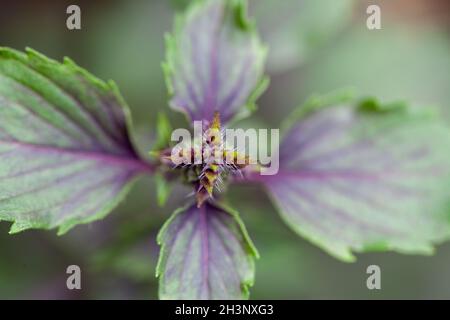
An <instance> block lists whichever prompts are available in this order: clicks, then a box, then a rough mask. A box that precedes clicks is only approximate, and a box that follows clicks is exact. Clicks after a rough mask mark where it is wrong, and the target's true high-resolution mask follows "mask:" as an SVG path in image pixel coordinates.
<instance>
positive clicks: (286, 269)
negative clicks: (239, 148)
mask: <svg viewBox="0 0 450 320" xmlns="http://www.w3.org/2000/svg"><path fill="white" fill-rule="evenodd" d="M187 2H188V1H186V0H185V1H182V0H172V1H169V0H165V1H163V0H160V1H155V0H152V1H149V0H148V1H144V0H131V1H125V0H120V1H119V0H116V1H112V0H108V1H106V0H103V1H87V0H86V1H75V0H72V1H61V0H55V1H49V0H41V1H31V0H30V1H24V0H18V1H16V0H0V45H1V46H9V47H13V48H16V49H24V48H25V47H27V46H28V47H32V48H34V49H36V50H38V51H40V52H42V53H44V54H46V55H48V56H49V57H52V58H54V59H58V60H60V59H62V57H63V56H70V57H71V58H72V59H74V60H75V61H76V62H77V63H78V64H80V65H81V66H83V67H85V68H86V69H88V70H90V71H91V72H92V73H94V74H95V75H97V76H99V77H100V78H102V79H114V80H115V81H116V82H117V83H118V85H119V87H120V88H121V91H122V93H123V95H124V97H125V99H126V100H127V101H128V104H129V105H130V108H131V111H132V114H133V118H134V122H135V128H134V129H135V130H134V132H133V134H134V137H135V139H136V140H137V141H138V142H139V147H140V148H141V150H142V151H143V152H145V151H146V150H148V149H149V146H151V144H152V142H153V141H154V139H155V136H154V132H155V131H154V130H153V128H154V127H155V122H156V113H157V111H160V110H166V111H168V107H167V94H166V88H165V84H164V79H163V75H162V72H161V68H160V64H161V61H162V59H163V57H164V39H163V35H164V33H165V32H167V31H170V29H171V26H172V19H173V15H174V13H175V12H177V11H180V10H182V8H183V6H184V5H185V4H186V3H187ZM70 4H78V5H79V6H80V7H81V11H82V29H81V30H76V31H69V30H68V29H67V28H66V18H67V14H66V8H67V6H68V5H70ZM369 4H378V5H380V7H381V12H382V29H381V30H373V31H369V30H368V29H367V28H366V18H367V15H366V8H367V6H368V5H369ZM250 11H251V13H252V15H253V16H254V17H255V18H256V20H257V25H258V28H259V30H260V31H261V34H262V38H263V39H264V40H265V41H266V42H267V43H268V44H269V45H270V54H269V61H268V66H267V70H268V73H269V74H270V76H271V80H272V81H271V86H270V87H269V89H268V90H267V92H266V93H265V94H264V95H263V96H262V98H261V99H260V100H259V110H258V111H257V112H256V113H255V114H254V115H253V117H252V118H251V119H247V120H245V121H244V122H242V123H241V124H242V125H243V126H248V125H253V126H264V127H268V128H271V127H272V128H277V127H279V125H280V122H281V121H282V120H283V119H284V118H285V117H286V116H287V115H288V114H289V112H290V111H291V110H292V109H293V108H294V107H296V106H297V105H299V104H300V103H302V101H304V100H305V99H306V98H307V97H308V96H310V95H311V94H313V93H326V92H328V91H331V90H335V89H339V88H342V87H349V86H350V87H354V88H355V89H356V92H358V93H359V94H361V95H374V96H377V97H379V98H380V99H381V100H383V101H389V100H399V99H400V100H406V101H410V102H411V103H412V104H414V105H418V106H424V107H436V108H438V109H439V110H440V111H441V112H442V115H443V117H444V118H445V119H446V121H449V124H450V108H449V101H450V37H449V35H450V2H449V1H447V0H442V1H440V0H390V1H375V0H372V1H351V0H283V1H279V0H250ZM168 114H169V116H170V118H171V120H172V121H173V123H174V126H186V123H185V122H184V119H183V117H182V116H180V115H179V114H175V113H172V112H168ZM185 192H186V190H183V189H181V188H180V189H176V190H174V192H173V194H172V195H171V197H170V199H169V202H168V205H167V206H166V207H165V208H158V207H157V205H156V197H155V190H154V184H153V182H152V179H151V178H146V179H142V180H141V181H140V182H139V183H138V184H137V185H136V186H135V188H134V189H133V191H132V193H131V194H130V196H129V197H128V198H127V200H126V201H125V202H124V203H123V204H122V205H121V206H120V207H119V208H117V209H116V210H115V211H114V212H113V213H112V214H111V215H109V216H108V217H107V218H106V219H104V220H102V221H99V222H95V223H92V224H90V225H84V226H78V227H76V228H75V229H74V230H73V231H71V232H69V233H68V234H67V235H65V236H63V237H57V236H56V235H55V232H47V231H27V232H24V233H21V234H18V235H14V236H10V235H8V228H9V223H6V222H2V223H0V298H3V299H14V298H33V299H34V298H36V299H55V298H60V299H80V298H89V299H106V298H112V299H115V298H125V299H156V298H157V279H155V276H154V269H155V265H156V261H157V257H158V246H157V245H156V242H155V236H156V233H157V231H158V230H159V228H160V226H161V225H162V223H163V222H164V220H165V219H166V218H167V217H168V216H169V215H170V213H171V212H172V211H173V210H174V209H175V208H177V207H178V206H179V205H180V204H181V203H182V202H183V200H184V199H185ZM229 197H230V201H232V203H233V204H234V206H235V207H236V209H238V210H239V211H240V212H241V214H242V216H243V219H244V221H245V222H246V224H247V228H248V229H249V233H250V235H251V236H252V238H253V240H254V242H255V244H256V246H257V248H258V249H259V251H260V254H261V259H260V260H259V261H257V269H256V283H255V286H254V287H253V288H252V291H251V293H252V294H251V297H252V298H253V299H311V298H319V299H323V298H338V299H347V298H353V299H379V298H388V299H391V298H412V299H414V298H446V299H448V298H450V244H445V245H440V246H438V248H437V250H436V254H435V255H434V256H432V257H423V256H405V255H399V254H395V253H376V254H375V253H374V254H362V255H359V256H358V258H359V259H358V261H357V262H356V263H353V264H346V263H342V262H339V261H337V260H335V259H334V258H332V257H330V256H328V255H327V254H325V253H324V252H322V251H321V250H319V249H318V248H316V247H314V246H312V245H311V244H309V243H308V242H307V241H305V240H303V239H301V238H299V237H298V236H296V235H295V234H294V233H293V232H292V231H291V230H290V229H288V228H287V227H286V226H285V225H284V224H282V223H281V220H280V219H279V218H278V216H277V214H276V212H275V209H274V208H273V206H272V205H271V204H270V202H269V201H268V199H267V197H266V196H265V195H264V194H263V193H262V190H261V189H260V188H258V187H257V186H251V185H250V186H236V187H233V188H232V189H230V190H229ZM71 264H76V265H79V266H80V267H81V269H82V290H79V291H77V290H75V291H69V290H67V289H66V285H65V284H66V277H67V275H66V273H65V271H66V268H67V266H68V265H71ZM370 264H377V265H379V266H380V267H381V271H382V290H374V291H370V290H368V289H367V288H366V278H367V276H368V275H367V274H366V268H367V266H368V265H370Z"/></svg>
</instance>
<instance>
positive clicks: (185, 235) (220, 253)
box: [156, 203, 257, 300]
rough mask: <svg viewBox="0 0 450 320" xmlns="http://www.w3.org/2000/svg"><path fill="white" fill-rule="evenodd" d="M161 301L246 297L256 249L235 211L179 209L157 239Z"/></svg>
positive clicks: (210, 207)
mask: <svg viewBox="0 0 450 320" xmlns="http://www.w3.org/2000/svg"><path fill="white" fill-rule="evenodd" d="M158 243H159V244H160V245H161V252H160V258H159V263H158V267H157V271H156V272H157V276H158V277H160V285H159V295H160V298H161V299H202V300H203V299H243V298H248V287H249V286H251V285H252V284H253V278H254V258H255V257H257V252H256V249H255V248H254V246H253V244H252V243H251V240H250V239H249V237H248V235H247V231H246V230H245V227H244V225H243V223H242V222H241V220H240V218H239V216H238V214H237V213H235V212H234V211H231V210H229V209H225V208H222V207H219V206H218V205H213V204H210V203H205V204H204V205H203V206H202V207H200V208H197V206H196V205H192V206H190V207H187V208H182V209H179V210H177V211H176V212H175V213H174V214H173V215H172V217H171V218H170V219H169V220H168V221H167V222H166V224H165V225H164V226H163V228H162V229H161V231H160V233H159V235H158Z"/></svg>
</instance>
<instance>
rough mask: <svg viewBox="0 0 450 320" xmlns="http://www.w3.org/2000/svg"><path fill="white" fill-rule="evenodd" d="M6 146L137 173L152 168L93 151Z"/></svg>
mask: <svg viewBox="0 0 450 320" xmlns="http://www.w3.org/2000/svg"><path fill="white" fill-rule="evenodd" d="M7 143H8V144H12V145H15V146H19V147H21V148H27V149H30V150H34V151H36V152H38V153H39V152H40V153H56V154H68V155H73V156H75V157H80V158H83V159H89V160H95V161H97V162H102V164H105V165H110V166H122V167H128V168H129V169H134V170H136V171H138V172H152V171H153V167H152V166H151V165H150V164H148V163H146V162H144V161H142V160H140V159H138V158H131V157H129V158H125V157H123V156H119V155H114V154H106V153H98V152H93V151H84V150H77V149H63V148H58V147H53V146H44V145H38V144H28V143H25V142H20V141H7Z"/></svg>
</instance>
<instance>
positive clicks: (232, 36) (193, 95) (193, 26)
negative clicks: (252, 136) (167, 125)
mask: <svg viewBox="0 0 450 320" xmlns="http://www.w3.org/2000/svg"><path fill="white" fill-rule="evenodd" d="M245 15H246V10H245V6H244V2H243V1H236V0H233V1H224V0H211V1H204V0H197V1H193V4H191V5H190V6H189V7H188V9H187V11H186V13H185V14H184V15H183V16H181V17H179V18H178V19H177V22H176V26H175V31H174V34H173V35H172V36H168V37H167V45H166V46H167V58H166V63H165V64H164V65H163V67H164V71H165V73H166V77H167V84H168V87H169V92H170V94H171V95H172V99H171V101H170V105H171V107H172V108H173V109H175V110H178V111H182V112H184V113H186V114H187V116H188V117H189V119H191V120H203V119H205V120H212V118H213V116H214V112H215V111H219V112H220V114H221V120H222V121H223V122H227V121H229V120H231V119H233V118H235V117H243V116H245V115H247V114H248V113H249V111H251V110H253V109H254V108H255V105H254V102H255V100H256V98H257V97H258V96H259V95H260V94H261V93H262V92H263V91H264V90H265V88H266V86H267V79H266V78H263V79H262V77H263V66H264V60H265V56H266V49H265V48H264V47H263V46H262V44H261V42H260V41H259V38H258V36H257V34H256V32H255V30H254V28H253V25H252V24H250V22H249V21H247V18H246V16H245ZM261 79H262V80H261Z"/></svg>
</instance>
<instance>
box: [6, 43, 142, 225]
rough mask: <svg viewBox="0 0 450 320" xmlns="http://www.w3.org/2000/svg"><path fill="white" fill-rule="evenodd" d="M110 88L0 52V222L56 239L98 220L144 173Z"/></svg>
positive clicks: (64, 67) (47, 63) (35, 59)
mask: <svg viewBox="0 0 450 320" xmlns="http://www.w3.org/2000/svg"><path fill="white" fill-rule="evenodd" d="M127 117H128V115H127V107H126V105H125V103H124V101H123V99H122V98H121V96H120V94H119V93H118V90H117V89H116V87H115V85H114V83H112V82H111V83H104V82H102V81H101V80H99V79H97V78H95V77H94V76H92V75H90V74H89V73H87V72H86V71H85V70H83V69H81V68H80V67H78V66H76V65H75V64H74V63H73V62H72V61H71V60H69V59H65V60H64V63H58V62H56V61H53V60H50V59H48V58H46V57H44V56H42V55H41V54H39V53H37V52H35V51H33V50H30V49H29V50H27V52H26V53H21V52H17V51H14V50H11V49H7V48H0V220H6V221H12V222H14V224H13V226H12V227H11V233H14V232H19V231H21V230H24V229H28V228H47V229H50V228H55V227H59V233H64V232H66V231H67V230H68V229H70V228H72V227H73V226H75V225H76V224H79V223H87V222H90V221H93V220H96V219H100V218H102V217H103V216H104V215H106V214H107V213H109V211H110V210H112V208H114V207H115V206H116V205H117V203H118V202H119V201H120V200H121V199H122V198H123V196H124V195H125V193H126V191H127V189H128V188H129V187H130V183H131V182H132V181H133V179H134V178H135V177H137V176H138V175H139V174H140V173H143V172H146V171H148V170H149V169H150V167H149V166H148V165H146V164H145V163H143V162H142V161H141V160H140V159H139V156H138V155H137V153H136V152H135V150H134V148H133V145H132V143H131V141H130V137H129V135H128V118H127Z"/></svg>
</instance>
